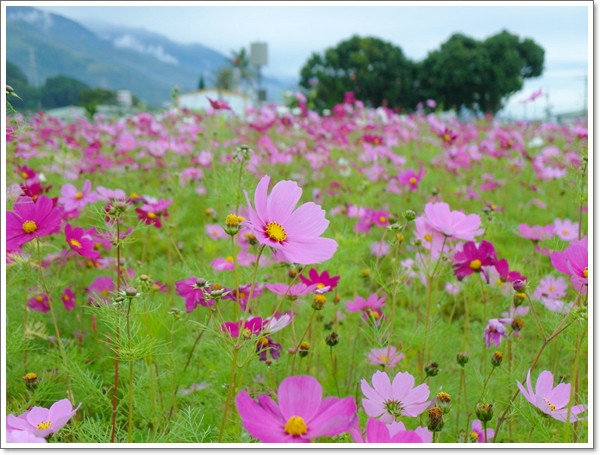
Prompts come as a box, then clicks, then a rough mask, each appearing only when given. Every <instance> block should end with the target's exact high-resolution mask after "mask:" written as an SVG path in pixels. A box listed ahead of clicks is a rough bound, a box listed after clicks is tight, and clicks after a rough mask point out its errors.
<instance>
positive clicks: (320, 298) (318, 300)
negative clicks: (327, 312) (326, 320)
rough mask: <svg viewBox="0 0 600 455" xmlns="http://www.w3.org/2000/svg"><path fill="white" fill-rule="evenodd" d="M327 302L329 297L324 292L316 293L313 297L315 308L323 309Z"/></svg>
mask: <svg viewBox="0 0 600 455" xmlns="http://www.w3.org/2000/svg"><path fill="white" fill-rule="evenodd" d="M325 302H327V297H326V296H325V295H323V294H316V295H315V296H314V297H313V301H312V307H313V309H314V310H322V309H323V307H324V306H325Z"/></svg>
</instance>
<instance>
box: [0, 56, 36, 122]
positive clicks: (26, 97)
mask: <svg viewBox="0 0 600 455" xmlns="http://www.w3.org/2000/svg"><path fill="white" fill-rule="evenodd" d="M6 83H7V84H8V85H10V86H11V87H12V88H13V90H14V93H16V94H17V95H18V98H17V97H15V96H12V97H11V101H10V102H11V104H12V105H13V107H14V109H16V110H17V111H20V110H26V111H28V110H35V109H37V108H38V107H39V106H38V105H39V100H40V89H39V88H38V87H32V86H31V85H29V81H28V80H27V76H25V73H24V72H23V71H22V70H21V68H19V67H18V66H17V65H15V64H14V63H12V62H9V61H7V62H6Z"/></svg>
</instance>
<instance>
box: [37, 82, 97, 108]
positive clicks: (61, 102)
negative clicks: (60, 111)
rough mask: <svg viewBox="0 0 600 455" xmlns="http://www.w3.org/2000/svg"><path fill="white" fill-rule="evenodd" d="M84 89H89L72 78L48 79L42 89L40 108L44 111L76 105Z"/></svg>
mask: <svg viewBox="0 0 600 455" xmlns="http://www.w3.org/2000/svg"><path fill="white" fill-rule="evenodd" d="M86 89H89V87H88V86H87V85H86V84H84V83H83V82H81V81H79V80H77V79H73V78H72V77H67V76H55V77H49V78H47V79H46V83H45V84H44V86H43V87H42V92H41V99H42V106H43V107H44V108H45V109H52V108H54V107H63V106H70V105H73V104H76V103H77V102H78V101H79V95H80V93H81V92H82V91H84V90H86Z"/></svg>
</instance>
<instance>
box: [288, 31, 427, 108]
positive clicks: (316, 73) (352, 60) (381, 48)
mask: <svg viewBox="0 0 600 455" xmlns="http://www.w3.org/2000/svg"><path fill="white" fill-rule="evenodd" d="M415 71H416V66H415V64H414V63H413V62H412V61H410V60H409V59H407V58H406V57H405V56H404V54H403V52H402V49H400V48H399V47H396V46H394V45H393V44H391V43H388V42H386V41H383V40H381V39H379V38H373V37H366V38H361V37H359V36H356V35H355V36H353V37H351V38H350V39H349V40H346V41H342V42H341V43H339V44H338V45H337V46H336V47H334V48H329V49H327V50H326V51H325V52H324V53H323V54H316V53H314V54H312V56H311V57H310V58H309V60H308V61H307V62H306V63H305V65H304V66H303V67H302V69H301V71H300V85H301V86H302V87H303V88H304V89H306V90H307V91H308V94H309V99H310V100H312V101H313V103H314V104H315V107H317V108H331V107H332V106H333V105H335V104H337V103H340V102H341V101H342V100H343V99H344V93H345V92H349V91H352V92H354V94H355V95H356V98H357V99H359V100H361V101H363V102H365V103H366V104H367V105H369V106H373V107H377V106H381V105H382V104H386V103H387V105H388V106H390V107H412V106H414V104H416V102H415V96H414V93H413V81H414V79H415Z"/></svg>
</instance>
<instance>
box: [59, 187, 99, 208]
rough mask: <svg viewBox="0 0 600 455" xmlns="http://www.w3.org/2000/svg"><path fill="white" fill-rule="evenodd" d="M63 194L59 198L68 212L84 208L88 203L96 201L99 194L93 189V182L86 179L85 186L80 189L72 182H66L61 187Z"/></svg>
mask: <svg viewBox="0 0 600 455" xmlns="http://www.w3.org/2000/svg"><path fill="white" fill-rule="evenodd" d="M60 194H61V196H60V197H59V198H58V202H60V203H61V204H62V205H63V207H64V209H65V211H66V212H70V211H72V210H78V211H80V210H82V209H83V208H84V207H85V206H86V205H87V204H89V203H92V202H96V201H97V200H98V195H97V194H96V193H95V192H94V191H92V183H91V182H90V181H89V180H86V181H85V183H84V184H83V188H82V189H81V191H79V190H78V189H77V188H75V186H73V185H72V184H70V183H65V184H64V185H63V186H62V188H61V189H60Z"/></svg>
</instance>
